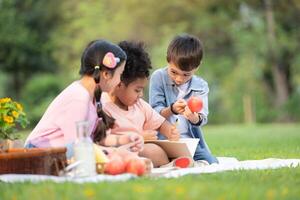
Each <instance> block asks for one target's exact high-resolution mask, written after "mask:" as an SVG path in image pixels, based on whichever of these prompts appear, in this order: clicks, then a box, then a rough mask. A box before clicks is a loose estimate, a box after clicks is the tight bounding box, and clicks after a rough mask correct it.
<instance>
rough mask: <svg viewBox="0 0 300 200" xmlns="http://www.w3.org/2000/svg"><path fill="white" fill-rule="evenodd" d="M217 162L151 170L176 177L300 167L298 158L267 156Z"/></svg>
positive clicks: (169, 176) (230, 158) (226, 159)
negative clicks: (191, 166)
mask: <svg viewBox="0 0 300 200" xmlns="http://www.w3.org/2000/svg"><path fill="white" fill-rule="evenodd" d="M218 160H219V164H212V165H206V166H201V167H193V168H185V169H174V168H172V167H170V168H155V169H153V170H152V173H153V175H155V174H156V175H157V176H159V177H164V178H177V177H180V176H184V175H188V174H204V173H216V172H223V171H233V170H264V169H277V168H283V167H289V168H295V167H300V159H279V158H267V159H263V160H244V161H239V160H237V159H236V158H233V157H218Z"/></svg>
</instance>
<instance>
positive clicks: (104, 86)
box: [79, 40, 127, 142]
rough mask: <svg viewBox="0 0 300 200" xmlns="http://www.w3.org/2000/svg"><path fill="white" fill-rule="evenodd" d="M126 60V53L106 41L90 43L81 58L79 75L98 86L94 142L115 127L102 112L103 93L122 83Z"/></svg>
mask: <svg viewBox="0 0 300 200" xmlns="http://www.w3.org/2000/svg"><path fill="white" fill-rule="evenodd" d="M126 58H127V56H126V53H125V52H124V51H123V50H122V49H121V48H120V47H119V46H118V45H115V44H113V43H110V42H108V41H105V40H95V41H92V42H90V43H89V44H88V46H87V47H86V48H85V50H84V52H83V54H82V56H81V68H80V72H79V73H80V74H81V75H82V76H89V77H92V78H93V79H94V81H95V85H96V86H95V91H94V101H95V104H96V106H97V115H98V122H97V123H98V124H97V128H96V129H95V131H94V133H93V134H92V137H93V141H94V142H99V141H101V140H102V139H103V138H105V137H106V130H108V129H109V128H112V127H113V125H114V119H113V118H111V117H109V116H108V115H107V114H106V113H105V112H104V111H103V110H102V104H101V102H100V99H101V93H102V91H106V92H109V91H110V90H112V89H113V88H114V87H115V86H116V85H117V84H119V83H120V77H121V74H122V72H123V70H124V66H125V62H126Z"/></svg>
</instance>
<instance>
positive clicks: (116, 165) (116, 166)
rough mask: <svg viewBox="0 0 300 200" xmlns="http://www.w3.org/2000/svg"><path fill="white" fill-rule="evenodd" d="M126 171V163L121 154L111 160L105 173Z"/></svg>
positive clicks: (112, 173) (106, 166) (113, 173)
mask: <svg viewBox="0 0 300 200" xmlns="http://www.w3.org/2000/svg"><path fill="white" fill-rule="evenodd" d="M124 172H125V163H124V161H123V160H122V158H121V157H119V156H113V157H112V158H111V160H110V161H109V162H108V163H107V164H106V165H105V167H104V173H107V174H111V175H116V174H122V173H124Z"/></svg>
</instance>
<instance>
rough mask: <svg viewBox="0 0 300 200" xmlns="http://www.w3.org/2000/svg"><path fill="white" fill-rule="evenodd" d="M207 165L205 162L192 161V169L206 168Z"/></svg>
mask: <svg viewBox="0 0 300 200" xmlns="http://www.w3.org/2000/svg"><path fill="white" fill-rule="evenodd" d="M208 165H209V163H208V162H207V161H206V160H196V161H194V167H204V166H208Z"/></svg>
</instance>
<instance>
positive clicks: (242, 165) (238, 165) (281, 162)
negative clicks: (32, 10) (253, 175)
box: [0, 157, 300, 183]
mask: <svg viewBox="0 0 300 200" xmlns="http://www.w3.org/2000/svg"><path fill="white" fill-rule="evenodd" d="M218 160H219V164H212V165H207V166H202V167H193V168H186V169H175V168H172V167H170V168H155V169H153V170H152V174H151V176H153V177H161V178H178V177H180V176H184V175H188V174H204V173H216V172H223V171H233V170H263V169H277V168H283V167H289V168H295V167H300V159H278V158H268V159H263V160H245V161H238V160H237V159H236V158H233V157H218ZM134 178H137V176H135V175H132V174H122V175H117V176H111V175H97V176H93V177H85V178H74V177H57V176H47V175H28V174H4V175H0V181H3V182H7V183H14V182H26V181H29V182H33V183H38V182H41V181H53V182H56V183H63V182H74V183H97V182H103V181H109V182H116V181H127V180H130V179H134Z"/></svg>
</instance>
